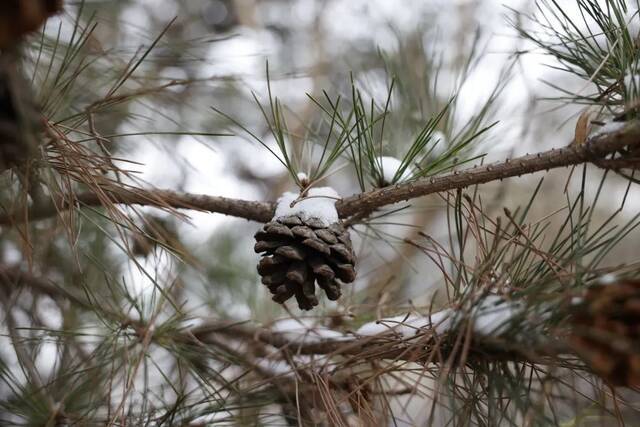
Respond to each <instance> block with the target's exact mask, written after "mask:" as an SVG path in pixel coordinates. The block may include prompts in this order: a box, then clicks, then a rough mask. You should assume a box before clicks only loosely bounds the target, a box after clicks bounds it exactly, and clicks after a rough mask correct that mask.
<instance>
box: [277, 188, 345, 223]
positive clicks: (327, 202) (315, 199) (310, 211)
mask: <svg viewBox="0 0 640 427" xmlns="http://www.w3.org/2000/svg"><path fill="white" fill-rule="evenodd" d="M298 197H300V194H299V193H292V192H289V191H288V192H286V193H284V194H283V195H282V196H281V197H280V198H279V199H278V205H277V207H276V214H275V217H274V218H281V217H285V216H291V215H298V216H299V217H301V218H302V219H304V220H306V219H309V218H317V219H319V220H320V221H322V223H323V224H324V225H325V226H327V227H328V226H330V225H331V224H334V223H336V222H338V211H336V200H338V199H340V196H339V195H338V193H337V192H336V190H334V189H333V188H331V187H318V188H311V189H309V191H307V195H306V197H305V198H303V199H302V200H300V201H298V202H297V203H296V204H295V205H294V206H293V207H291V203H292V202H294V201H295V200H297V199H298Z"/></svg>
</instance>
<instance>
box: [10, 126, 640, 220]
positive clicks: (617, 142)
mask: <svg viewBox="0 0 640 427" xmlns="http://www.w3.org/2000/svg"><path fill="white" fill-rule="evenodd" d="M638 147H640V122H630V123H628V124H627V125H626V126H625V127H624V128H622V129H619V130H617V131H614V132H611V133H607V134H602V135H598V136H596V137H594V138H591V139H590V140H589V141H588V142H587V143H585V144H582V145H572V146H568V147H565V148H560V149H551V150H548V151H544V152H540V153H536V154H528V155H526V156H522V157H518V158H515V159H510V160H509V159H507V160H504V161H502V162H496V163H492V164H489V165H485V166H474V167H472V168H469V169H466V170H462V171H454V172H451V173H447V174H444V175H441V176H437V177H430V178H424V179H420V180H417V181H412V182H407V183H403V184H397V185H394V186H389V187H385V188H380V189H375V190H371V191H368V192H364V193H361V194H356V195H353V196H350V197H346V198H344V199H342V200H339V201H338V202H336V209H337V210H338V214H339V216H340V218H349V217H351V216H353V215H358V216H360V217H364V216H366V215H367V214H368V213H371V212H373V211H374V210H375V209H377V208H380V207H383V206H386V205H389V204H393V203H397V202H401V201H404V200H409V199H413V198H416V197H421V196H426V195H429V194H433V193H438V192H442V191H449V190H455V189H460V188H466V187H470V186H473V185H477V184H483V183H487V182H491V181H495V180H499V179H505V178H510V177H514V176H521V175H526V174H531V173H535V172H540V171H543V170H549V169H554V168H560V167H566V166H573V165H577V164H581V163H587V162H595V163H598V164H599V165H601V166H602V165H603V164H604V163H602V159H603V157H605V156H607V155H609V154H613V153H615V152H617V151H619V150H622V149H624V148H627V149H630V150H632V149H634V148H636V149H637V148H638ZM622 161H624V160H622ZM104 193H105V194H106V195H107V196H108V197H109V198H110V200H111V201H112V202H113V203H119V204H126V205H143V206H155V207H160V208H167V207H169V208H178V209H193V210H199V211H205V212H212V213H221V214H225V215H230V216H235V217H239V218H245V219H248V220H253V221H258V222H267V221H269V220H270V219H271V218H272V217H273V213H274V209H275V204H274V203H270V202H258V201H248V200H239V199H231V198H226V197H219V196H207V195H203V194H190V193H178V192H175V191H170V190H156V189H152V190H145V189H135V190H126V189H118V188H109V189H105V190H104ZM75 199H76V200H77V201H78V204H79V205H80V206H100V205H102V200H101V198H100V197H98V195H96V194H95V193H82V194H79V195H78V196H76V198H75ZM65 200H66V199H65ZM68 208H69V204H68V203H67V202H65V201H63V200H62V199H61V200H60V203H58V207H57V208H56V206H55V205H53V204H52V205H50V206H46V207H44V208H39V209H34V210H30V211H29V212H28V214H27V215H24V212H22V213H20V212H14V213H11V214H7V215H4V216H0V224H13V223H16V222H22V221H24V219H25V218H26V217H28V218H29V220H36V219H41V218H47V217H50V216H53V215H55V213H56V212H57V211H58V210H60V209H68Z"/></svg>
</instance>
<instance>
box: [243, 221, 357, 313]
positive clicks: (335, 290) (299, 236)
mask: <svg viewBox="0 0 640 427" xmlns="http://www.w3.org/2000/svg"><path fill="white" fill-rule="evenodd" d="M255 238H256V244H255V248H254V249H255V251H256V252H257V253H262V254H263V257H262V259H261V260H260V262H259V263H258V273H259V274H260V276H262V283H263V284H264V285H266V286H267V287H268V288H269V291H271V293H272V294H273V300H274V301H275V302H278V303H283V302H285V301H287V300H288V299H289V298H291V297H292V296H295V297H296V300H297V302H298V306H299V307H300V309H302V310H311V309H312V308H313V307H315V306H316V305H318V297H317V296H316V293H315V284H316V283H317V284H318V286H319V287H320V288H322V290H324V292H325V293H326V294H327V298H329V299H330V300H332V301H335V300H337V299H338V298H340V295H341V294H342V292H341V290H340V287H341V285H342V283H351V282H353V281H354V280H355V278H356V271H355V268H354V265H355V256H354V253H353V247H352V243H351V239H350V237H349V232H348V231H347V230H345V228H344V227H343V226H342V225H341V224H339V223H333V224H331V225H329V226H326V225H325V223H324V222H323V221H322V220H320V219H318V218H305V217H304V216H303V215H288V216H283V217H277V218H274V219H273V220H272V221H271V222H268V223H266V224H265V225H264V227H263V228H262V230H260V231H258V232H257V233H256V235H255Z"/></svg>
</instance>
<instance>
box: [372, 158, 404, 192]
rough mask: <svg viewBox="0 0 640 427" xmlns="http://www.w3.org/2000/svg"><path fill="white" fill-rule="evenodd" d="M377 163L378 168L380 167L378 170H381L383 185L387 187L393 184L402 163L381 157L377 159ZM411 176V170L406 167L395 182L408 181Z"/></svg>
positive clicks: (394, 159)
mask: <svg viewBox="0 0 640 427" xmlns="http://www.w3.org/2000/svg"><path fill="white" fill-rule="evenodd" d="M377 163H378V166H380V168H381V169H382V179H383V180H384V183H385V184H387V185H389V184H393V183H394V181H393V178H394V177H395V176H396V173H397V172H398V169H400V166H401V165H402V161H401V160H398V159H396V158H395V157H390V156H381V157H378V159H377ZM411 174H412V172H411V168H409V167H407V168H406V169H405V170H404V172H402V175H401V176H400V177H398V181H397V182H400V181H405V180H407V179H410V178H411Z"/></svg>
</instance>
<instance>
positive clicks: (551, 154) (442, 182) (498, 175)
mask: <svg viewBox="0 0 640 427" xmlns="http://www.w3.org/2000/svg"><path fill="white" fill-rule="evenodd" d="M624 147H629V148H634V147H640V123H637V122H634V123H629V124H627V126H625V128H624V129H621V130H618V131H616V132H612V133H608V134H605V135H601V136H598V137H596V138H593V139H592V140H590V141H589V142H588V143H586V144H582V145H577V146H569V147H566V148H560V149H551V150H549V151H544V152H541V153H537V154H528V155H526V156H522V157H518V158H515V159H511V160H505V161H503V162H498V163H492V164H490V165H486V166H482V167H474V168H471V169H467V170H464V171H456V172H452V173H448V174H445V175H442V176H438V177H432V178H428V179H422V180H419V181H415V182H410V183H406V184H398V185H395V186H393V187H386V188H381V189H378V190H373V191H369V192H366V193H362V194H357V195H354V196H351V197H347V198H345V199H342V200H341V201H339V202H337V203H336V207H337V209H338V212H339V214H340V217H342V218H347V217H350V216H351V215H355V214H359V215H363V214H366V213H369V212H372V211H373V210H375V209H376V208H379V207H382V206H386V205H389V204H392V203H396V202H401V201H403V200H409V199H413V198H416V197H420V196H426V195H428V194H433V193H438V192H441V191H447V190H454V189H458V188H466V187H469V186H472V185H476V184H483V183H486V182H490V181H495V180H498V179H504V178H510V177H513V176H521V175H525V174H531V173H535V172H539V171H542V170H549V169H554V168H559V167H564V166H572V165H577V164H580V163H586V162H590V161H594V160H598V159H601V158H602V157H604V156H606V155H607V154H611V153H614V152H616V151H618V150H620V149H622V148H624Z"/></svg>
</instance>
